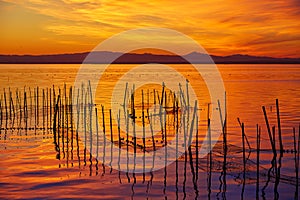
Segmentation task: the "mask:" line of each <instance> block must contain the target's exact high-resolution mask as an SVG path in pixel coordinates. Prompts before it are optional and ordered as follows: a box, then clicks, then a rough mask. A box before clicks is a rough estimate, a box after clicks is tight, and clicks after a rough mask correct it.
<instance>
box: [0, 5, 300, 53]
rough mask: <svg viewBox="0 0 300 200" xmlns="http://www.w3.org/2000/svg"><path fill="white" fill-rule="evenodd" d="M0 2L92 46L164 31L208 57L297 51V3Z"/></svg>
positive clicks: (299, 27)
mask: <svg viewBox="0 0 300 200" xmlns="http://www.w3.org/2000/svg"><path fill="white" fill-rule="evenodd" d="M5 2H9V3H10V4H15V5H18V6H19V7H22V8H23V9H24V10H28V11H30V12H33V13H36V14H39V15H43V16H46V17H47V20H45V23H44V25H43V30H44V31H47V32H48V33H49V34H50V35H51V34H52V36H51V37H52V38H53V39H57V40H61V39H62V38H63V41H65V38H64V37H68V41H71V40H72V38H73V40H76V39H78V37H79V38H80V37H85V38H90V41H91V42H90V43H94V45H96V44H97V43H98V42H100V41H99V38H101V39H103V38H107V37H109V36H111V35H113V34H117V33H119V32H120V31H124V30H128V29H133V28H139V27H165V28H172V29H175V30H178V31H181V32H183V33H185V34H187V35H189V36H190V37H192V38H193V39H195V40H197V41H198V42H199V43H200V44H202V46H204V47H205V48H207V49H208V50H209V53H214V54H220V53H222V54H223V53H224V52H226V50H227V51H228V54H230V53H231V52H235V53H236V52H238V51H241V52H245V53H248V54H253V55H261V54H264V53H268V54H270V55H280V54H282V56H284V55H291V52H288V51H289V50H285V51H283V50H282V48H278V47H279V46H278V44H282V43H288V44H289V48H290V49H291V51H295V49H298V52H300V51H299V38H298V35H300V23H299V21H300V3H299V2H300V1H299V0H286V1H282V0H272V1H271V0H265V1H253V0H242V1H240V0H227V1H226V3H225V2H224V1H221V0H202V1H184V2H183V1H181V0H174V1H155V0H154V1H146V0H132V1H130V2H127V1H123V0H122V1H121V0H114V1H108V0H102V1H96V0H91V1H87V0H57V1H42V0H23V1H21V0H19V1H18V0H17V1H13V0H5ZM20 20H22V19H20ZM41 33H42V32H41ZM43 34H44V33H43ZM97 39H98V40H97ZM76 42H78V41H76ZM267 45H268V46H269V47H268V46H267ZM262 47H263V48H262ZM210 50H211V51H216V52H210ZM299 54H300V53H299ZM298 57H300V55H299V56H298Z"/></svg>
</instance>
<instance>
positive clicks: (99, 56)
mask: <svg viewBox="0 0 300 200" xmlns="http://www.w3.org/2000/svg"><path fill="white" fill-rule="evenodd" d="M87 56H89V57H88V62H89V63H110V61H112V60H114V62H113V63H120V64H121V63H122V64H132V63H137V64H141V63H165V64H166V63H168V64H172V63H179V64H185V63H188V61H187V60H189V61H190V62H192V63H210V62H211V60H210V57H209V56H208V55H207V54H201V53H198V52H192V53H189V54H187V55H184V56H178V55H157V54H149V53H146V54H136V53H127V54H122V53H119V52H108V51H100V52H92V53H90V54H89V52H84V53H74V54H53V55H0V64H80V63H82V62H83V61H84V59H85V58H86V57H87ZM211 58H212V59H213V60H214V62H215V63H220V64H221V63H223V64H251V63H252V64H299V63H300V58H272V57H259V56H249V55H240V54H236V55H230V56H214V55H211ZM85 62H86V61H85Z"/></svg>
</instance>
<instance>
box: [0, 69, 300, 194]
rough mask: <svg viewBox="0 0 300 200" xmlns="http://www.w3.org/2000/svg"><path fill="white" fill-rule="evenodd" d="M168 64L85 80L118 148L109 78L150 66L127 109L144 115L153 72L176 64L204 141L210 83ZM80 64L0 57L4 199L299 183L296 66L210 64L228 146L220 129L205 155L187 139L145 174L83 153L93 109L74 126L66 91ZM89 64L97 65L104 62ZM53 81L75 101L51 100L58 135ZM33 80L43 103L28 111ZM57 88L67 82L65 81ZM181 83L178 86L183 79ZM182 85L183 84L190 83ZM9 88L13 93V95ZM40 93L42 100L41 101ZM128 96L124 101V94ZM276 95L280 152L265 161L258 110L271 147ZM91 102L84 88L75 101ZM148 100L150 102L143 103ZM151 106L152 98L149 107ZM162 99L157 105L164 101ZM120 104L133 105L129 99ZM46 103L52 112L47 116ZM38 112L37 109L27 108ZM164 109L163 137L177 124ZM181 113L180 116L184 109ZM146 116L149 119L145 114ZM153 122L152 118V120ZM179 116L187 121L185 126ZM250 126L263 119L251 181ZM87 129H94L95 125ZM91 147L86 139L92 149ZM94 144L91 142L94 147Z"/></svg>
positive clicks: (245, 190)
mask: <svg viewBox="0 0 300 200" xmlns="http://www.w3.org/2000/svg"><path fill="white" fill-rule="evenodd" d="M170 66H171V67H172V69H175V71H176V72H170V71H168V70H166V69H165V68H164V69H161V70H160V69H158V70H156V71H151V70H149V71H148V70H144V71H142V72H136V73H135V74H134V75H132V74H130V73H128V71H129V70H130V69H132V68H133V65H121V64H114V65H112V66H110V68H109V69H107V71H106V72H105V73H103V74H102V77H101V80H100V82H99V84H98V85H97V84H96V85H95V83H92V84H93V87H96V88H97V89H96V95H95V101H93V102H92V103H91V104H93V105H94V102H95V106H90V107H88V108H86V109H87V110H88V109H89V108H92V109H94V107H96V108H97V109H98V114H99V115H97V120H99V125H100V126H99V129H101V130H102V129H103V127H102V126H103V124H105V125H104V126H105V127H104V128H106V133H107V135H106V137H107V138H109V139H111V138H110V136H109V134H110V132H113V134H112V136H111V137H112V139H113V140H114V141H115V145H116V146H117V145H118V143H117V141H120V138H122V141H123V143H122V144H120V145H121V146H122V145H123V147H122V149H124V150H126V147H127V150H128V142H127V146H126V131H123V132H122V133H121V136H118V135H117V132H118V125H117V121H118V120H117V118H118V115H117V114H118V113H114V112H113V113H112V116H113V122H112V123H110V122H109V119H111V118H112V117H110V113H109V109H110V108H113V105H115V104H117V103H116V102H117V101H118V99H117V100H116V102H114V101H115V100H114V99H112V97H111V96H112V91H113V90H114V89H115V88H114V86H115V84H116V83H117V82H118V81H119V80H120V79H122V78H124V77H125V76H123V75H124V74H126V77H125V78H127V79H128V80H129V81H131V82H135V81H136V82H139V81H141V80H142V79H143V77H144V76H146V75H147V73H148V75H147V76H148V77H147V80H148V81H147V82H146V84H148V85H146V86H144V87H140V88H136V89H137V90H138V92H136V93H135V98H136V100H135V101H136V102H135V106H136V110H135V111H134V112H136V116H137V119H136V122H137V124H139V125H141V124H142V123H143V120H142V119H144V115H146V114H145V113H146V111H145V113H144V112H143V111H142V110H141V109H140V107H141V106H143V109H144V106H145V107H146V108H147V109H152V108H153V107H151V105H153V104H154V101H156V98H157V102H159V99H160V100H161V98H162V95H161V94H162V87H161V86H159V85H158V84H153V82H155V81H156V82H158V81H161V79H160V78H159V77H167V78H170V79H171V80H172V79H174V80H176V78H174V77H176V73H177V72H179V73H180V74H182V75H183V76H184V78H186V79H188V81H189V84H190V87H191V88H193V90H194V91H195V95H196V96H197V98H198V100H199V102H198V111H197V112H198V114H199V125H198V126H197V128H196V129H197V130H199V135H198V139H199V143H200V142H201V141H202V140H203V138H204V136H205V134H206V131H207V123H208V118H207V112H208V104H209V103H210V99H209V92H211V91H209V90H208V88H207V87H206V84H205V82H204V81H203V79H201V76H199V75H198V74H197V72H196V71H195V70H194V69H193V68H192V67H191V66H189V65H170ZM79 67H80V65H71V64H70V65H66V64H65V65H46V64H43V65H41V64H40V65H25V64H24V65H23V64H22V65H0V84H1V87H2V88H5V90H4V89H3V90H2V89H1V92H0V94H1V134H0V145H1V146H0V159H1V162H0V185H1V189H0V197H1V198H2V199H12V198H21V199H29V198H37V199H39V198H50V199H54V198H88V199H91V198H94V199H129V198H131V199H146V198H148V199H162V198H165V199H175V198H176V199H197V198H200V199H216V198H218V199H226V198H228V199H237V198H244V199H254V198H256V197H257V196H258V197H259V198H263V199H276V198H282V199H295V198H296V196H297V191H298V189H299V185H298V181H299V180H297V178H296V172H295V168H296V167H295V161H294V158H295V157H294V156H295V154H294V139H293V128H295V133H296V136H297V137H298V132H299V124H300V109H299V106H300V103H299V102H300V65H299V64H298V65H296V64H295V65H282V64H278V65H274V64H272V65H266V64H261V65H258V64H255V65H254V64H253V65H251V64H247V65H246V64H241V65H237V64H236V65H229V64H226V65H221V64H220V65H219V64H218V65H217V67H218V69H219V71H220V73H221V76H222V79H223V82H224V86H225V90H226V102H227V107H226V110H227V130H226V133H227V134H226V136H227V143H226V146H227V147H228V149H227V151H226V153H224V152H225V151H224V138H223V137H222V134H221V135H220V137H217V138H212V140H214V141H218V142H217V143H216V145H215V146H214V148H213V150H212V153H211V154H209V155H207V156H205V157H199V158H198V157H197V152H196V151H197V150H196V149H197V147H198V146H197V144H196V141H192V146H191V151H186V152H181V153H182V156H181V157H179V158H178V159H175V160H174V162H171V163H170V165H168V166H167V167H163V168H161V169H158V170H157V171H153V172H144V173H137V171H136V173H133V172H132V171H131V172H125V171H119V170H118V169H116V168H113V169H112V168H111V167H110V166H112V160H110V163H109V162H107V161H106V162H104V163H105V165H102V163H103V161H102V159H100V158H102V157H101V156H98V157H95V156H96V155H95V153H93V155H91V154H90V153H89V152H91V150H89V149H88V148H85V147H87V146H88V145H86V144H85V143H86V142H91V143H92V142H95V141H91V139H90V140H87V139H86V138H84V136H85V137H86V135H85V134H83V132H84V133H86V132H87V131H83V129H84V128H85V129H87V130H91V127H92V126H91V124H92V123H91V122H84V120H88V119H89V120H91V119H93V120H96V118H95V117H96V116H95V113H94V111H92V112H93V113H94V114H93V118H92V117H87V116H86V113H88V111H87V110H85V111H84V110H79V111H78V113H79V114H78V113H77V114H78V116H79V117H78V119H79V118H80V119H81V116H84V117H82V121H80V125H78V126H76V116H77V115H76V101H77V100H78V98H77V99H76V96H74V97H72V98H67V97H68V95H69V90H68V88H69V87H70V86H72V85H73V84H74V82H75V80H76V75H77V73H78V69H79ZM97 67H100V68H101V67H103V66H97ZM204 70H206V71H207V73H208V74H210V73H211V72H210V68H209V66H205V67H204ZM145 74H146V75H145ZM149 74H150V75H149ZM88 76H91V77H94V76H95V77H97V76H98V75H97V74H88ZM149 77H150V78H149ZM145 80H146V79H145ZM125 82H126V81H125ZM53 85H54V89H55V91H56V97H57V95H58V91H59V89H61V95H60V96H61V99H62V101H65V102H67V100H69V102H71V100H72V102H73V103H74V102H75V103H74V105H75V106H74V108H73V111H74V113H73V114H72V113H71V110H72V109H70V110H67V109H68V108H67V107H60V108H59V111H58V112H62V113H63V114H62V115H61V116H60V115H58V122H59V123H63V125H61V124H60V125H61V126H59V125H58V126H59V128H58V129H57V130H58V131H60V132H58V135H56V133H54V132H53V128H54V125H53V121H54V120H53V116H54V112H55V106H54V105H55V102H58V101H57V99H55V101H54V100H53V101H52V100H51V101H52V103H50V102H48V100H49V99H51V98H50V97H49V95H50V93H51V92H50V91H52V89H53ZM64 85H66V86H64ZM86 85H87V83H86ZM137 85H138V84H137ZM37 87H39V95H38V96H39V98H40V99H39V100H38V101H39V104H40V106H41V105H43V107H42V109H40V108H39V109H38V110H37V111H36V109H35V108H34V105H35V102H36V99H33V96H35V95H34V94H35V92H36V90H35V88H37ZM65 87H66V89H64V88H65ZM166 87H168V85H166ZM125 88H126V87H125V85H124V87H121V89H120V88H119V89H116V93H117V94H120V97H122V99H121V101H123V98H124V92H125ZM184 88H185V85H183V89H184ZM43 89H44V91H43ZM76 89H78V88H75V89H73V90H74V91H76ZM131 90H132V87H129V88H128V90H127V91H128V92H129V93H130V91H131ZM9 91H11V97H12V99H13V104H11V101H10V92H9ZM16 91H17V92H16ZM24 91H26V92H27V95H28V96H27V99H28V102H27V101H26V102H27V103H26V108H27V107H28V108H29V109H28V110H26V111H25V109H24V112H23V115H22V112H21V111H20V110H22V109H23V108H22V109H19V110H18V106H19V107H20V108H21V107H22V106H24V105H25V104H24V105H23V101H24V96H23V94H24ZM153 91H156V92H157V93H156V92H153ZM166 91H167V90H166ZM189 91H190V92H191V90H189ZM64 92H65V93H64ZM84 92H85V93H83V95H84V94H88V92H89V91H88V88H86V86H85V89H84ZM168 92H169V94H170V95H169V96H167V95H166V96H165V98H166V99H168V100H169V101H170V102H172V101H171V99H172V98H173V97H172V93H171V90H168ZM185 92H186V91H185ZM4 93H5V96H6V98H7V102H6V103H7V104H9V105H10V107H9V108H11V106H12V107H14V109H15V110H13V113H12V114H9V113H7V112H6V113H5V108H4V103H5V102H4V99H5V97H4ZM17 94H20V98H19V96H18V95H17ZM21 94H22V95H21ZM29 94H30V96H31V95H32V98H31V99H33V103H32V102H30V100H29ZM142 94H143V95H145V96H144V97H145V98H144V97H143V98H144V101H145V105H144V103H142V100H141V95H142ZM154 94H155V95H157V96H155V95H154ZM166 94H167V93H166ZM159 95H160V97H159ZM17 96H18V97H17ZM43 96H44V97H45V99H47V100H42V98H43ZM64 96H65V97H64ZM48 97H49V98H48ZM69 97H70V96H69ZM128 97H132V95H131V96H130V95H128ZM43 99H44V98H43ZM52 99H53V96H52ZM128 99H129V100H128ZM128 99H127V100H128V101H130V100H131V103H132V99H130V98H128ZM149 99H151V100H149ZM276 99H278V100H279V108H280V122H281V134H282V142H283V148H284V153H283V154H282V156H280V155H279V154H280V153H279V152H277V155H276V158H275V161H274V160H273V161H272V159H273V158H274V157H273V152H272V150H271V149H272V146H271V142H270V140H269V137H270V136H269V135H268V130H267V126H266V123H265V118H264V114H263V111H262V106H265V108H266V112H267V114H268V119H269V123H270V128H271V129H273V127H274V130H275V137H274V136H273V137H274V138H276V139H275V147H276V149H277V150H278V149H279V140H278V131H279V130H278V124H277V112H276V111H277V110H276V104H275V100H276ZM22 100H23V101H22ZM89 100H91V99H90V97H89V96H88V95H87V97H83V98H81V100H80V101H81V104H84V103H85V104H87V103H89ZM119 100H120V99H119ZM8 102H10V103H8ZM24 102H25V101H24ZM62 103H64V102H62ZM48 104H49V105H52V107H51V109H49V105H48ZM70 104H71V103H70ZM147 104H148V107H147V106H146V105H147ZM149 104H151V105H150V106H149ZM166 104H167V103H166ZM166 104H165V107H167V106H166ZM68 105H69V104H68ZM102 105H104V111H103V112H102V113H101V110H102ZM139 106H140V107H139ZM24 107H25V106H24ZM71 107H72V106H71ZM171 107H172V106H171ZM7 108H8V106H7ZM45 108H46V109H45ZM52 108H53V109H52ZM126 108H127V109H128V110H129V112H131V111H130V105H128V106H127V107H126ZM63 109H66V110H63ZM74 109H75V110H74ZM158 109H159V108H158ZM50 110H51V112H52V111H53V113H51V114H50ZM145 110H146V109H145ZM181 111H182V110H181ZM26 112H27V115H28V116H27V118H26V120H25V117H24V116H25V113H26ZM36 112H37V115H35V113H36ZM126 113H127V112H126ZM191 113H192V112H191ZM5 114H7V116H5ZM102 114H103V115H102ZM131 114H132V112H131ZM71 115H72V117H73V115H74V118H73V119H72V118H71ZM11 116H12V117H11ZM22 116H23V118H22ZM103 116H104V117H103ZM124 116H125V115H124ZM141 116H143V117H141ZM165 116H167V117H165V119H166V121H167V122H168V123H167V124H168V125H167V126H168V127H166V128H165V129H164V130H165V131H166V130H168V131H169V132H168V134H166V135H163V131H161V132H162V133H161V134H162V135H163V137H166V136H168V138H172V137H173V138H175V135H176V134H174V133H176V130H175V128H174V127H175V126H174V125H172V123H170V122H171V121H174V122H175V121H176V119H177V118H176V117H175V114H174V113H173V115H172V114H170V115H167V114H165ZM192 116H193V115H192V114H191V115H190V116H189V117H190V119H191V120H190V121H189V122H187V124H188V125H190V126H192V125H191V122H192V121H193V120H192V118H193V117H192ZM64 117H65V118H64ZM119 117H120V121H121V123H123V121H124V120H126V117H124V118H122V117H121V116H119ZM180 117H181V118H183V116H182V115H180ZM103 118H105V119H106V120H105V123H102V121H103ZM145 118H146V117H145ZM237 118H239V119H240V121H241V122H243V123H244V126H245V135H246V137H247V141H248V142H246V144H244V145H245V146H246V147H245V148H246V151H245V152H244V153H245V155H244V156H245V157H246V160H247V161H246V164H245V166H243V161H244V160H243V159H244V158H243V149H242V146H243V145H242V143H243V142H242V130H241V126H240V125H239V122H238V120H237ZM83 119H84V120H83ZM148 119H150V117H149V116H148ZM193 119H194V118H193ZM59 120H61V121H59ZM68 120H69V121H68ZM73 121H74V125H73ZM160 121H161V120H160ZM5 123H6V124H5ZM85 123H86V124H87V125H85ZM78 124H79V122H78ZM150 124H151V123H149V124H147V125H149V126H148V128H149V127H151V125H150ZM157 124H159V120H158V122H157ZM170 124H171V125H170ZM187 124H186V126H188V125H187ZM257 124H258V126H259V127H261V144H260V147H261V151H260V161H259V168H258V169H259V181H257V162H256V159H257V152H256V145H257V143H256V142H257V140H256V139H257V129H256V128H257V127H256V126H257ZM110 125H111V126H110ZM25 126H26V130H25ZM79 126H80V127H81V129H80V130H81V131H79V132H81V133H82V134H80V133H79V135H80V136H81V137H76V134H75V132H76V131H75V129H76V128H78V127H79ZM29 127H30V128H29ZM31 127H33V128H31ZM159 127H160V126H159V125H158V128H156V129H155V131H158V132H159V131H160V130H159V129H160V128H159ZM73 128H74V134H73ZM128 129H129V130H130V131H132V129H133V126H128ZM93 130H94V131H95V128H93ZM149 130H150V129H149ZM136 133H138V131H136ZM91 134H92V133H91ZM93 134H94V133H93ZM94 136H95V135H94ZM97 137H98V136H97ZM60 138H61V139H60ZM155 140H156V142H157V148H163V147H164V144H163V141H165V142H166V141H167V142H168V143H169V140H170V139H169V140H167V139H165V140H164V138H162V142H160V137H158V136H157V137H156V138H155ZM137 143H138V144H143V141H142V140H138V141H137ZM93 144H94V143H93ZM97 144H98V143H97ZM153 144H154V143H153ZM91 146H92V145H90V146H89V147H90V148H92V147H91ZM145 146H149V148H150V146H151V148H152V140H151V137H149V138H147V141H145ZM100 147H101V148H100ZM100 147H99V149H97V153H99V154H101V155H103V151H102V147H103V146H100ZM93 148H95V145H94V147H93ZM129 148H130V149H131V150H130V151H134V150H133V146H132V145H130V147H129ZM58 149H59V150H58ZM148 150H149V151H150V150H153V149H147V151H148ZM141 152H142V147H141ZM106 153H107V155H106V156H112V155H111V154H112V153H108V152H106ZM224 154H225V156H224ZM296 155H297V154H296ZM97 158H99V159H97ZM103 158H104V157H103ZM191 161H192V162H191Z"/></svg>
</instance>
